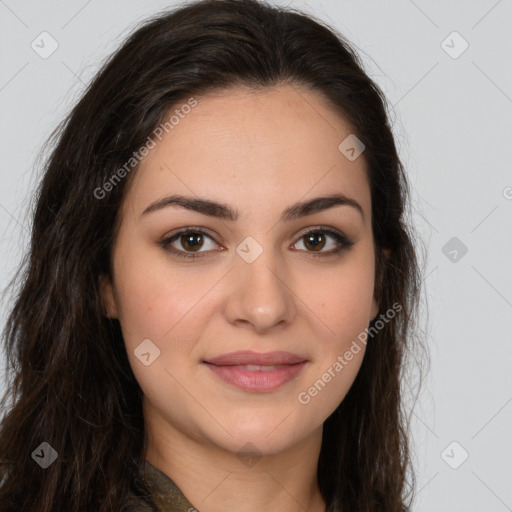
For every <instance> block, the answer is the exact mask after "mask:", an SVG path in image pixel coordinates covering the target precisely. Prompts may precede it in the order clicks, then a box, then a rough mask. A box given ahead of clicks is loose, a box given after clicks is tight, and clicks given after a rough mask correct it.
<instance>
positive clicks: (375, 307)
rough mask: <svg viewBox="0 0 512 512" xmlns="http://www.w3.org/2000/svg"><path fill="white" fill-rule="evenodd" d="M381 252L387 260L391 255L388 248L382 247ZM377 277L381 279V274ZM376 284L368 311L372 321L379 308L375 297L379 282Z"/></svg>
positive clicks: (378, 300)
mask: <svg viewBox="0 0 512 512" xmlns="http://www.w3.org/2000/svg"><path fill="white" fill-rule="evenodd" d="M382 254H383V256H384V260H387V259H389V257H390V256H391V250H390V249H382ZM383 263H385V262H383ZM377 278H378V279H381V276H377ZM378 284H379V286H376V287H375V292H374V295H373V299H372V309H371V313H370V317H371V319H372V321H373V320H375V319H376V318H377V314H378V313H379V308H380V298H379V297H377V292H378V291H380V290H381V283H378Z"/></svg>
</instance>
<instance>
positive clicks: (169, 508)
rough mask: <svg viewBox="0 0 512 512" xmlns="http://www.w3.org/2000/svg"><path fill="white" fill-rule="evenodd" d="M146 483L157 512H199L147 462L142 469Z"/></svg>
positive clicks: (166, 478)
mask: <svg viewBox="0 0 512 512" xmlns="http://www.w3.org/2000/svg"><path fill="white" fill-rule="evenodd" d="M144 480H145V481H146V482H147V484H148V486H149V488H150V489H151V493H152V495H153V499H154V500H155V503H156V504H157V505H158V507H159V509H160V511H159V512H199V511H198V510H197V509H196V508H194V506H193V505H192V504H191V503H190V501H188V499H187V498H186V497H185V495H184V494H183V493H182V492H181V490H180V488H179V487H178V486H177V485H176V484H175V483H174V482H173V481H172V480H171V479H170V478H169V477H168V476H167V475H166V474H165V473H163V472H162V471H160V470H159V469H158V468H156V467H155V466H153V464H151V463H150V462H148V461H147V460H146V461H145V467H144Z"/></svg>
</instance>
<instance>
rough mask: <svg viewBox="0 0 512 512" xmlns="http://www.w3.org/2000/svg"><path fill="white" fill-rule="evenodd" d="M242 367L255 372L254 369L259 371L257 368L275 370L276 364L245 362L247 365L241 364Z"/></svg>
mask: <svg viewBox="0 0 512 512" xmlns="http://www.w3.org/2000/svg"><path fill="white" fill-rule="evenodd" d="M240 368H242V369H243V370H249V371H251V372H253V371H257V370H263V371H268V370H275V369H276V366H275V365H273V366H259V365H257V364H245V365H242V366H240Z"/></svg>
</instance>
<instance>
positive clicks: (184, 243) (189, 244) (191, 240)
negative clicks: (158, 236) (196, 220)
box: [159, 228, 218, 259]
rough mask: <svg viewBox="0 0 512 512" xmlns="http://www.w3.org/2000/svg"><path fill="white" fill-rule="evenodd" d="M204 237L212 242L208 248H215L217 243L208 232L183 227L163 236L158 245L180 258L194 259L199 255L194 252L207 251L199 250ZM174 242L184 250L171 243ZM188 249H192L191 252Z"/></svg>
mask: <svg viewBox="0 0 512 512" xmlns="http://www.w3.org/2000/svg"><path fill="white" fill-rule="evenodd" d="M205 238H207V239H210V240H211V241H212V242H213V244H211V246H210V249H213V250H215V248H216V247H218V245H217V244H216V243H215V241H214V240H213V238H212V237H211V236H210V235H209V234H208V233H206V232H205V231H203V230H202V229H198V228H186V229H183V230H181V231H179V232H178V233H176V234H174V235H172V236H170V237H167V238H164V239H163V240H161V241H160V242H159V245H160V246H162V247H163V248H164V249H166V250H168V251H170V252H172V253H173V254H175V255H176V256H178V257H180V258H189V259H194V258H198V257H201V256H199V255H196V254H195V253H198V252H207V251H199V249H200V248H201V247H202V246H203V244H204V239H205ZM174 243H178V244H179V245H181V247H182V248H183V249H184V250H183V249H180V248H176V247H174V246H173V245H172V244H174ZM188 251H192V253H190V252H188Z"/></svg>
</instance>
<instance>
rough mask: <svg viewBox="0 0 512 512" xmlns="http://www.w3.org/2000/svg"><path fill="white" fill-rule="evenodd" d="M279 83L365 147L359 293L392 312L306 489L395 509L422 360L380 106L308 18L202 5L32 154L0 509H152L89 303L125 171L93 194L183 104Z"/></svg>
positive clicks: (137, 393)
mask: <svg viewBox="0 0 512 512" xmlns="http://www.w3.org/2000/svg"><path fill="white" fill-rule="evenodd" d="M281 83H288V84H291V85H293V86H297V87H307V88H309V89H311V90H313V91H316V92H318V93H319V94H321V95H323V97H324V98H326V99H327V100H328V101H329V103H330V105H332V108H333V109H335V110H336V111H337V112H338V113H339V114H341V115H342V116H343V118H344V119H345V120H346V121H347V122H348V123H349V125H350V126H351V129H352V133H354V134H355V135H356V136H357V137H358V138H359V139H360V140H361V141H363V143H364V145H365V150H364V153H363V157H364V159H365V162H366V166H367V173H368V180H369V184H370V189H371V201H372V228H373V235H374V240H375V251H376V274H375V275H376V281H375V293H376V295H377V297H378V299H379V300H380V309H381V311H380V312H381V313H384V312H386V311H388V310H390V309H392V308H393V304H399V305H400V306H401V307H400V308H399V311H396V309H395V311H396V315H395V316H394V318H393V320H392V321H389V322H385V325H384V326H383V327H381V328H379V329H374V331H378V332H376V334H375V335H373V336H372V337H369V339H368V343H367V349H366V354H365V357H364V360H363V362H362V366H361V368H360V371H359V373H358V375H357V377H356V379H355V381H354V383H353V385H352V387H351V388H350V390H349V392H348V394H347V395H346V397H345V399H344V400H343V401H342V402H341V403H340V405H339V407H338V408H337V410H336V411H335V412H334V413H333V414H332V415H331V416H330V417H329V418H328V419H327V420H326V421H325V423H324V435H323V441H322V448H321V452H320V457H319V461H318V482H319V486H320V490H321V492H322V494H323V496H324V499H325V501H326V503H327V505H328V510H329V511H332V512H339V511H348V510H350V511H354V512H355V511H359V512H363V511H365V512H377V511H379V512H403V511H404V510H406V508H407V507H408V506H410V503H411V500H412V497H413V494H414V487H415V478H414V472H413V471H412V470H411V466H412V464H411V455H410V453H411V452H410V444H409V435H408V432H409V420H410V416H407V415H406V414H405V409H404V404H403V396H402V390H401V383H403V381H404V379H405V378H406V372H405V368H406V364H405V363H406V362H407V361H408V360H409V358H408V357H407V356H408V355H410V354H413V353H414V354H416V355H417V354H418V353H419V352H416V351H417V350H418V349H421V348H422V345H421V340H420V339H419V337H417V336H415V335H414V332H416V331H415V330H413V326H414V325H415V324H416V321H415V320H416V317H417V314H418V309H419V308H418V305H419V296H420V288H421V286H420V285H421V279H420V270H419V264H418V259H417V253H416V249H415V247H414V244H413V236H412V233H413V231H412V230H411V227H410V226H409V225H408V224H407V219H406V214H407V210H406V206H407V203H408V197H409V194H410V189H409V185H408V183H407V179H406V176H405V173H404V169H403V165H402V163H401V161H400V160H399V157H398V154H397V149H396V147H395V142H394V138H393V134H392V131H391V127H390V123H389V120H388V114H387V103H386V99H385V97H384V94H383V93H382V91H381V90H380V89H379V87H378V86H377V85H376V84H375V83H374V82H373V81H372V80H371V79H370V78H369V77H368V76H367V74H366V73H365V72H364V70H363V65H362V63H361V61H360V60H359V57H358V55H357V53H356V51H355V50H354V49H353V48H351V45H350V44H349V42H348V41H346V40H345V39H344V37H343V36H342V35H341V34H339V33H337V32H336V31H335V29H333V28H332V27H329V26H328V25H326V24H325V23H323V22H321V21H319V20H317V19H315V18H314V17H312V16H311V15H306V14H304V13H301V12H300V11H297V10H296V9H284V8H278V7H274V6H270V5H267V4H264V3H263V2H259V1H256V0H210V1H208V0H201V1H196V2H192V3H188V4H187V5H185V6H181V7H180V8H177V9H174V10H172V11H166V12H164V13H159V14H158V15H157V16H155V17H153V18H151V19H149V20H146V21H145V22H143V23H142V25H141V26H140V27H139V28H138V29H137V30H136V31H135V32H133V33H132V34H131V35H130V36H129V37H128V39H127V40H126V41H125V42H124V44H122V46H121V47H120V48H119V49H118V50H117V51H116V52H115V53H114V54H113V55H112V56H111V57H110V58H109V59H108V60H107V61H106V62H105V63H103V65H102V67H101V69H100V71H99V72H98V73H97V75H96V77H95V78H94V79H93V80H92V82H91V83H90V84H89V86H88V87H87V89H86V91H85V93H84V94H83V96H82V98H81V99H80V100H79V101H78V103H77V104H76V106H75V107H74V108H73V109H72V111H71V112H70V113H69V115H68V116H67V117H66V119H65V120H64V121H63V122H62V123H61V125H60V126H59V127H58V129H57V130H56V131H55V132H54V133H53V134H52V137H51V138H50V139H49V141H48V143H49V144H50V143H51V144H52V145H53V146H52V147H53V149H52V152H51V154H50V155H49V157H48V159H47V161H46V164H45V166H44V172H43V177H42V179H41V182H40V184H39V186H38V190H37V192H38V193H37V197H36V205H35V211H34V214H33V226H32V231H31V239H30V247H29V250H28V251H27V254H26V257H25V258H24V261H23V262H22V264H21V266H20V269H19V272H18V275H17V279H15V280H13V281H12V282H11V284H10V286H11V287H13V289H14V287H15V286H17V287H16V294H15V301H14V304H13V307H12V309H11V310H10V314H9V316H8V319H7V323H6V327H5V330H4V334H3V337H4V340H5V342H4V343H5V349H6V355H7V361H6V362H7V364H6V371H7V372H8V377H9V380H10V383H9V386H8V389H7V392H6V393H5V395H4V397H3V401H2V406H3V410H4V411H5V414H4V417H3V418H2V422H1V424H0V509H1V510H2V512H25V511H36V510H37V512H57V511H58V512H61V511H63V510H76V511H95V512H98V511H99V512H107V511H115V512H119V511H123V510H125V508H127V507H128V501H127V495H128V493H129V491H132V492H134V493H135V494H136V495H138V496H145V497H146V500H147V502H148V503H150V504H152V505H153V506H154V504H153V503H152V500H151V498H150V496H149V489H148V488H147V487H146V484H145V482H144V480H143V478H142V470H143V467H144V450H145V433H144V419H143V414H142V405H141V404H142V392H141V389H140V387H139V385H138V383H137V381H136V380H135V378H134V375H133V373H132V371H131V368H130V365H129V362H128V358H127V355H126V349H125V346H124V342H123V338H122V334H121V329H120V325H119V323H118V321H117V320H110V319H108V318H106V317H105V316H104V314H103V309H102V304H101V299H100V289H99V276H100V275H102V274H104V275H111V270H112V268H111V256H112V254H111V249H112V247H113V242H114V240H115V236H116V229H117V223H118V221H119V215H118V213H119V211H120V207H121V204H122V201H123V197H124V195H125V191H126V187H127V185H128V184H129V183H130V181H131V179H132V178H133V175H134V174H135V172H136V165H135V166H134V167H133V170H130V169H126V167H125V171H126V172H125V174H127V176H126V177H125V178H124V179H120V180H117V182H115V184H114V185H112V186H105V183H107V182H110V183H111V184H112V183H113V181H112V177H113V176H114V175H115V174H116V173H118V174H117V175H118V177H119V169H120V168H121V167H122V166H123V165H125V164H126V162H128V161H129V160H130V158H132V157H133V154H134V152H137V151H138V150H139V148H141V147H142V146H143V145H144V144H145V143H146V142H147V140H148V137H150V136H152V133H153V131H154V130H155V129H156V128H157V127H158V126H159V125H160V124H161V123H163V122H165V120H166V116H167V115H168V113H169V111H170V109H171V108H174V107H175V106H176V105H179V104H180V103H186V101H187V99H188V98H190V97H191V96H192V95H193V96H195V97H198V96H199V95H200V94H201V93H205V92H209V91H213V90H222V89H229V88H230V87H234V86H237V85H245V86H247V85H248V86H251V87H255V88H265V87H271V86H274V85H277V84H281ZM340 142H341V141H340ZM109 180H110V181H109ZM100 189H101V191H102V192H101V194H100V193H98V192H97V191H98V190H100ZM105 190H107V192H105ZM95 191H96V193H95ZM385 249H387V250H388V251H389V256H388V257H387V258H386V257H385V256H384V250H385ZM381 323H384V322H382V321H381ZM419 360H421V359H418V358H417V357H416V358H415V361H419ZM418 369H419V370H420V372H421V367H420V366H418ZM41 443H48V444H49V445H50V446H51V447H52V448H53V450H55V452H56V454H57V458H56V460H54V461H53V462H52V463H51V464H50V465H49V466H48V467H46V468H45V469H44V468H42V467H41V465H39V464H36V462H35V461H36V456H37V455H39V456H42V455H40V454H39V452H40V453H41V454H42V453H44V454H45V456H46V457H48V456H49V455H50V452H49V451H48V450H47V449H46V448H47V445H43V447H41ZM45 449H46V452H45ZM37 450H39V452H37V453H35V452H36V451H37ZM41 450H43V451H41ZM155 510H156V509H155Z"/></svg>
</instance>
